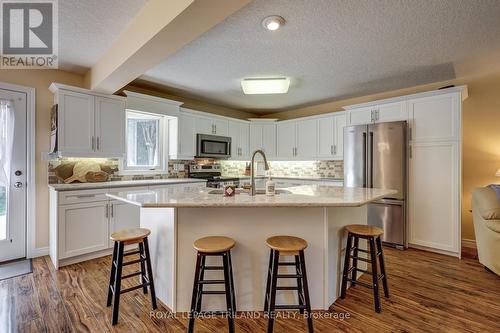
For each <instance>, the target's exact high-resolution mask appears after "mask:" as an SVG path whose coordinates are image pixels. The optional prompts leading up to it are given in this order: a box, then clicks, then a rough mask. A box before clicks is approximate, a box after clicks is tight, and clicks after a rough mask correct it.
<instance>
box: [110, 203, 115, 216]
mask: <svg viewBox="0 0 500 333" xmlns="http://www.w3.org/2000/svg"><path fill="white" fill-rule="evenodd" d="M111 217H115V205H113V204H111Z"/></svg>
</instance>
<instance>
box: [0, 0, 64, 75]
mask: <svg viewBox="0 0 500 333" xmlns="http://www.w3.org/2000/svg"><path fill="white" fill-rule="evenodd" d="M0 14H1V15H0V16H1V29H2V31H1V37H2V41H1V47H2V50H1V61H0V68H3V69H6V68H9V69H13V68H17V69H28V68H36V69H40V68H51V69H53V68H57V67H58V57H57V51H58V47H57V46H58V35H57V31H58V29H57V25H58V24H57V23H58V17H57V14H58V10H57V0H24V1H20V0H0Z"/></svg>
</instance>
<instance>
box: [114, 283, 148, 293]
mask: <svg viewBox="0 0 500 333" xmlns="http://www.w3.org/2000/svg"><path fill="white" fill-rule="evenodd" d="M149 285H150V283H149V282H146V283H143V284H139V285H137V286H133V287H130V288H127V289H123V290H120V294H125V293H128V292H129V291H134V290H136V289H139V288H144V287H147V286H149Z"/></svg>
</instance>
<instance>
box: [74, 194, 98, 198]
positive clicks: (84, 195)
mask: <svg viewBox="0 0 500 333" xmlns="http://www.w3.org/2000/svg"><path fill="white" fill-rule="evenodd" d="M76 197H77V198H78V199H83V198H93V197H95V194H80V195H77V196H76Z"/></svg>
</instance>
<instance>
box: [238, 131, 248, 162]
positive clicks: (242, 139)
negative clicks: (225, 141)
mask: <svg viewBox="0 0 500 333" xmlns="http://www.w3.org/2000/svg"><path fill="white" fill-rule="evenodd" d="M239 132H240V136H239V146H240V159H244V160H246V159H249V158H250V125H249V124H248V123H240V125H239Z"/></svg>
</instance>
